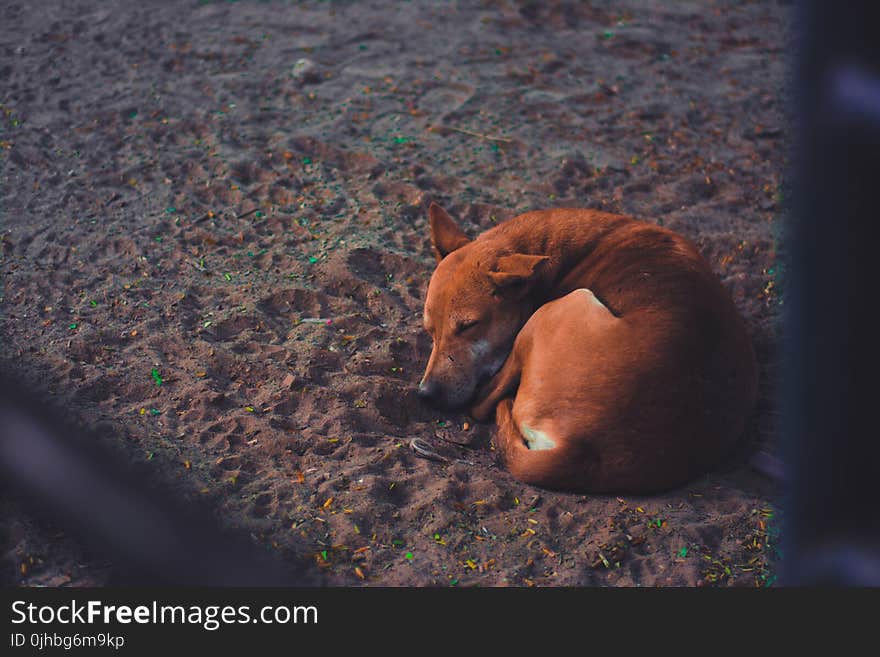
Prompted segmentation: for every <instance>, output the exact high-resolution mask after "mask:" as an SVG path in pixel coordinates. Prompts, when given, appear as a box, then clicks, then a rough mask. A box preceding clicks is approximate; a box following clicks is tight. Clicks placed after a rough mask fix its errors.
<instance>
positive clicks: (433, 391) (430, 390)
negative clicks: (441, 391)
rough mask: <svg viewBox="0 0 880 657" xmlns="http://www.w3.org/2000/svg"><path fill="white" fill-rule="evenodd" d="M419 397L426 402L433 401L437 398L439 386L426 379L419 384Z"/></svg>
mask: <svg viewBox="0 0 880 657" xmlns="http://www.w3.org/2000/svg"><path fill="white" fill-rule="evenodd" d="M419 398H420V399H421V400H422V401H424V402H433V401H436V399H437V386H436V385H435V384H434V383H432V382H430V381H426V380H424V379H423V380H422V382H421V383H420V384H419Z"/></svg>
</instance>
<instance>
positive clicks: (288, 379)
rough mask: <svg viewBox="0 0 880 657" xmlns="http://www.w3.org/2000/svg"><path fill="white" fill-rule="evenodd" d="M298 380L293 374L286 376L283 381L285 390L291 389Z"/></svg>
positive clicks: (282, 384)
mask: <svg viewBox="0 0 880 657" xmlns="http://www.w3.org/2000/svg"><path fill="white" fill-rule="evenodd" d="M294 381H296V379H295V378H294V376H293V374H288V375H287V376H285V377H284V380H283V381H282V382H281V387H282V388H283V389H284V390H290V389H291V388H292V387H293V382H294Z"/></svg>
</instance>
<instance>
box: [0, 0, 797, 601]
mask: <svg viewBox="0 0 880 657" xmlns="http://www.w3.org/2000/svg"><path fill="white" fill-rule="evenodd" d="M789 11H790V8H789V7H788V4H787V3H785V2H770V1H766V2H723V1H715V2H713V1H711V0H701V1H680V2H674V3H668V2H650V1H648V2H646V1H643V0H639V1H636V0H626V1H623V2H574V1H571V2H564V1H559V0H557V1H548V2H535V1H515V0H485V1H473V2H417V1H413V2H399V3H398V2H395V3H392V2H378V1H368V2H271V3H270V2H256V1H255V2H244V1H241V2H219V1H218V2H204V1H203V2H196V1H188V2H153V3H141V2H115V3H111V4H107V3H104V2H99V1H97V0H65V1H61V0H46V1H45V2H41V3H40V5H39V9H36V8H35V7H33V6H31V5H29V4H28V3H25V2H5V3H3V5H2V8H0V128H2V133H0V191H2V200H0V203H2V208H0V213H2V214H0V220H2V228H0V230H2V277H3V279H2V280H3V292H2V304H0V309H2V319H0V322H2V323H0V331H2V344H0V367H2V368H3V371H4V372H6V373H7V374H9V373H12V374H13V375H14V376H15V377H17V378H18V379H20V380H21V381H24V382H30V383H33V384H35V385H39V386H40V387H41V389H43V390H47V391H49V392H50V393H51V394H52V395H53V397H54V398H55V399H56V400H57V402H58V403H59V404H60V405H62V406H64V407H65V408H66V409H67V412H68V413H69V414H70V416H71V418H75V419H76V420H77V421H84V422H87V423H89V424H90V425H93V426H97V427H98V428H99V430H100V432H101V435H102V436H104V440H105V442H106V443H107V447H108V449H112V450H114V451H115V452H116V453H119V454H123V455H124V456H125V458H126V460H127V461H129V462H130V463H132V464H133V465H135V466H137V467H138V468H139V469H141V470H144V471H147V472H153V473H155V476H156V477H157V480H161V481H163V482H167V486H168V487H169V490H171V491H172V492H173V493H174V494H175V495H177V496H179V498H180V501H181V502H180V503H181V504H182V505H186V504H187V501H188V500H196V499H197V500H199V502H200V503H207V505H208V507H209V508H211V509H213V510H214V513H215V516H216V519H217V522H218V523H219V524H220V525H221V526H222V527H225V528H230V529H232V530H236V531H241V532H246V533H249V534H250V535H251V536H252V537H253V540H254V541H255V542H257V543H258V544H260V545H264V546H265V547H266V549H267V550H269V551H272V552H276V553H278V554H280V555H281V556H282V557H283V558H284V559H286V560H288V561H289V562H290V563H291V564H299V565H302V564H306V566H307V567H308V569H310V570H313V571H314V572H316V573H320V577H321V578H322V579H323V580H324V581H326V582H327V583H329V584H335V585H346V586H362V585H381V586H401V585H406V586H456V585H457V586H496V585H510V586H532V585H535V586H560V585H577V586H592V585H603V586H604V585H615V586H656V585H687V586H694V585H722V586H725V585H735V586H767V585H770V584H772V583H773V581H774V580H775V571H776V563H777V560H778V552H777V550H776V541H777V538H778V533H779V511H778V508H777V501H778V499H777V498H778V495H777V494H776V492H775V490H774V485H773V483H772V482H771V481H770V480H768V479H767V478H765V477H764V476H763V475H762V474H760V473H759V472H757V471H756V470H755V469H754V468H752V467H750V466H749V464H748V460H749V457H750V455H751V454H752V453H754V450H756V449H771V450H772V449H773V446H774V434H775V430H774V418H775V416H776V413H775V410H774V409H775V407H776V399H775V395H774V383H775V381H776V378H777V373H776V369H775V363H776V360H777V359H776V356H775V352H776V350H777V348H778V347H779V342H780V339H781V336H780V332H779V328H778V326H777V321H778V318H779V311H780V306H781V305H782V297H781V295H780V287H781V275H782V273H783V272H782V271H781V270H780V264H779V263H778V262H777V259H779V258H781V255H782V254H783V249H782V244H781V243H780V235H779V233H780V230H779V229H780V225H781V222H782V220H783V218H784V216H785V206H784V203H785V199H784V198H783V194H782V189H783V188H784V182H785V181H784V170H785V157H784V151H785V144H786V132H787V128H786V126H787V120H786V109H787V108H786V104H785V97H786V96H785V92H786V79H787V73H788V66H789V52H790V47H789V44H790V37H789V34H788V23H789V16H788V14H789ZM431 200H436V201H438V202H440V203H441V204H443V205H444V206H445V207H446V208H447V209H448V210H449V211H450V213H451V214H453V216H455V217H457V218H458V219H459V220H460V222H461V224H462V225H463V226H464V227H465V228H466V230H467V231H468V232H469V233H470V234H472V235H475V234H477V233H479V232H480V231H482V230H485V229H486V228H488V227H490V226H492V225H493V224H495V223H496V222H499V221H502V220H504V219H506V218H509V217H512V216H514V215H516V214H519V213H521V212H523V211H526V210H529V209H537V208H549V207H563V206H582V207H593V208H601V209H605V210H611V211H615V212H621V213H627V214H632V215H634V216H637V217H640V218H643V219H646V220H649V221H655V222H658V223H662V224H664V225H665V226H668V227H670V228H672V229H674V230H677V231H679V232H681V233H682V234H684V235H686V236H688V237H690V238H691V239H693V240H694V241H695V242H696V243H697V244H698V246H699V247H700V248H701V250H702V252H703V253H704V254H705V256H706V257H707V258H708V259H709V261H710V262H711V264H712V266H713V267H714V269H715V270H716V271H717V272H718V274H719V276H720V277H721V278H722V280H723V282H724V284H725V285H726V287H727V288H728V289H729V290H730V292H731V294H732V296H733V297H734V299H735V301H736V303H737V306H738V307H739V309H740V310H741V311H742V313H743V315H744V316H745V318H746V319H747V323H748V326H749V329H750V331H751V335H752V337H753V340H754V344H755V348H756V351H757V354H758V358H759V363H760V366H761V383H762V386H761V398H760V402H759V406H758V409H757V412H756V415H755V418H754V421H753V422H752V425H751V427H750V429H749V437H750V438H751V439H752V446H751V447H750V448H749V450H747V452H748V453H745V454H740V455H738V456H737V457H736V458H734V459H732V460H731V461H730V462H729V463H727V464H726V465H725V466H724V467H723V468H721V469H720V470H719V471H718V472H715V473H711V474H709V475H707V476H704V477H702V478H700V479H698V480H696V481H694V482H693V483H691V484H690V485H687V486H685V487H682V488H681V489H678V490H675V491H673V492H670V493H667V494H663V495H657V496H650V497H626V498H622V497H621V498H618V497H614V496H583V495H571V494H563V493H552V492H547V491H543V490H539V489H535V488H531V487H529V486H526V485H524V484H520V483H519V482H517V481H516V480H514V479H512V478H511V477H510V476H509V475H508V474H507V473H506V472H504V471H503V470H500V469H499V468H498V466H497V465H496V463H495V460H494V453H493V451H492V449H491V445H490V438H491V432H492V429H491V426H487V425H478V426H472V425H473V423H472V422H469V420H468V418H467V417H466V416H465V415H452V414H447V413H440V412H437V411H434V410H431V409H430V408H427V407H425V406H424V405H423V404H422V403H420V401H419V400H418V398H417V397H416V394H415V387H416V384H417V382H418V380H419V378H420V376H421V373H422V369H423V367H424V364H425V362H426V359H427V356H428V354H429V351H430V340H429V338H428V336H427V335H426V334H425V333H424V331H423V330H422V328H421V308H422V302H423V295H424V291H425V288H426V285H427V281H428V278H429V276H430V274H431V271H432V269H433V266H434V260H433V256H432V254H431V250H430V244H429V238H428V232H427V221H426V207H427V204H428V203H429V202H430V201H431ZM466 423H469V426H468V427H467V428H465V424H466ZM412 438H421V439H423V440H426V441H428V442H429V443H430V444H432V445H433V446H434V448H435V449H437V450H438V451H439V452H440V453H442V454H443V455H445V456H446V457H447V458H448V459H449V461H448V462H446V463H442V462H437V461H430V460H426V459H423V458H420V457H419V456H418V455H417V454H416V453H414V452H413V451H412V449H411V448H410V446H409V441H410V440H411V439H412ZM459 443H463V445H462V444H459ZM26 507H27V505H26V504H24V503H23V501H22V500H21V499H18V498H17V497H16V496H15V495H14V494H12V492H11V491H8V490H7V491H6V492H4V494H3V497H2V500H0V510H2V514H3V517H2V520H3V522H2V528H0V554H2V562H0V569H2V578H0V579H2V581H4V582H7V583H14V584H23V585H29V586H35V585H49V586H59V585H74V586H88V585H100V584H102V583H105V582H107V581H108V577H110V574H111V573H112V564H110V563H107V562H106V561H103V560H102V557H101V556H100V555H97V556H96V555H93V554H90V553H88V552H87V551H85V550H84V549H83V548H82V547H81V545H80V544H79V543H78V542H77V540H76V539H75V537H70V536H68V535H66V534H65V533H64V532H63V531H62V530H61V529H59V528H58V527H56V526H55V524H54V523H47V522H46V520H45V519H41V518H38V517H36V516H33V515H32V514H31V513H30V512H29V511H28V510H27V508H26Z"/></svg>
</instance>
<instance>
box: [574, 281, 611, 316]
mask: <svg viewBox="0 0 880 657" xmlns="http://www.w3.org/2000/svg"><path fill="white" fill-rule="evenodd" d="M577 291H578V292H586V294H587V296H588V297H590V301H592V302H593V303H595V304H596V305H597V306H600V307H601V308H605V310H608V308H607V306H606V305H605V304H604V303H602V302H601V301H599V298H598V297H597V296H596V295H595V294H593V291H592V290H590V289H587V288H585V287H580V288H578V290H577ZM609 312H610V311H609Z"/></svg>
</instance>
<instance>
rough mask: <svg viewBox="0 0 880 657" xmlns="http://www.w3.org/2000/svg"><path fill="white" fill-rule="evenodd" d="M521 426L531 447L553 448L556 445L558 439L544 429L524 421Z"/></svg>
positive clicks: (536, 448)
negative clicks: (539, 429) (535, 427)
mask: <svg viewBox="0 0 880 657" xmlns="http://www.w3.org/2000/svg"><path fill="white" fill-rule="evenodd" d="M519 428H520V431H522V435H523V438H525V439H526V442H527V443H528V444H529V449H535V450H538V449H553V448H554V447H556V441H555V440H553V439H552V438H550V436H548V435H547V434H546V433H544V432H543V431H538V430H537V429H532V428H531V427H530V426H529V425H527V424H526V423H525V422H523V423H522V424H521V425H520V427H519Z"/></svg>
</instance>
